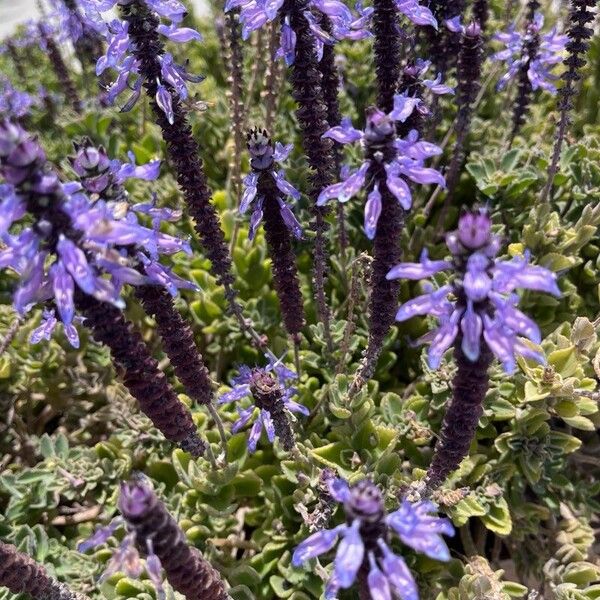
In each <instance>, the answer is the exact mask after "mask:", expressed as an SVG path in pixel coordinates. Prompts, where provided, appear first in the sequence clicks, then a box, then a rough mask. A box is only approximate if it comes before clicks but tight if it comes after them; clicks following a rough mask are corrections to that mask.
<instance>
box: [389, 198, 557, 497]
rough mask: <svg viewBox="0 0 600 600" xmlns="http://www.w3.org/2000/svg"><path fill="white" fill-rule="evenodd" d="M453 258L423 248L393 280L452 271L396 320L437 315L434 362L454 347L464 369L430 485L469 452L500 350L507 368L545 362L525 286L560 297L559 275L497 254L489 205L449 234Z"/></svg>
mask: <svg viewBox="0 0 600 600" xmlns="http://www.w3.org/2000/svg"><path fill="white" fill-rule="evenodd" d="M446 244H447V246H448V250H449V251H450V254H451V258H450V260H430V259H429V257H428V254H427V251H425V250H424V251H423V254H422V257H421V262H420V263H401V264H399V265H397V266H395V267H394V268H393V269H392V270H391V271H390V272H389V273H388V277H389V278H390V279H413V280H421V279H426V278H429V277H431V276H433V275H436V274H437V273H442V272H445V271H449V277H448V281H447V283H445V284H444V285H442V286H441V287H438V288H435V287H434V286H432V285H431V284H429V286H428V287H429V291H428V292H427V293H426V294H424V295H422V296H419V297H417V298H415V299H413V300H409V301H408V302H406V303H405V304H403V305H402V306H401V307H400V308H399V309H398V313H397V314H396V320H397V321H406V320H408V319H411V318H413V317H415V316H417V315H431V316H434V317H435V318H436V319H437V320H438V321H439V326H438V327H437V328H436V329H433V330H432V331H430V332H429V333H427V334H425V335H424V336H423V337H422V338H420V339H419V340H418V342H419V343H428V344H429V350H428V353H427V356H428V362H429V366H430V367H431V368H432V369H437V368H438V367H439V366H440V364H441V361H442V358H443V355H444V353H445V352H446V350H448V349H449V348H453V350H454V361H455V363H456V366H457V368H458V370H457V372H456V375H455V376H454V379H453V382H452V399H451V401H450V405H449V407H448V409H447V411H446V415H445V417H444V422H443V425H442V431H441V433H440V439H439V441H438V443H437V445H436V448H435V453H434V456H433V459H432V462H431V465H430V467H429V469H428V471H427V475H426V479H425V482H426V485H427V488H428V490H429V491H432V490H434V489H435V488H436V487H438V486H439V485H440V484H442V483H443V482H444V480H445V479H446V477H448V475H450V473H452V472H453V471H454V470H456V469H457V468H458V466H459V464H460V462H461V461H462V459H463V458H464V457H465V456H466V455H467V453H468V450H469V446H470V444H471V441H472V440H473V436H474V435H475V430H476V428H477V423H478V421H479V417H480V416H481V414H482V412H483V401H484V399H485V395H486V392H487V390H488V386H489V374H488V371H489V367H490V365H491V363H492V360H493V359H494V357H496V358H497V359H498V360H499V361H500V362H501V363H502V367H503V368H504V370H505V371H506V372H507V373H512V372H513V371H514V370H515V368H516V361H517V357H518V356H522V357H524V358H527V359H531V360H534V361H538V362H541V363H543V362H544V361H545V357H544V355H543V354H542V353H541V352H540V351H539V350H538V349H536V348H535V347H533V346H531V345H529V344H527V343H525V342H524V341H523V340H522V339H521V338H522V337H525V338H528V339H529V340H531V341H532V342H534V344H535V343H539V342H540V341H541V333H540V330H539V327H538V326H537V325H536V323H535V322H534V321H533V320H532V319H530V318H529V317H528V316H527V315H525V314H524V313H522V312H521V311H520V310H519V309H518V308H517V307H516V306H517V304H518V302H519V297H518V296H517V295H516V294H515V290H517V289H518V288H523V289H528V290H534V291H539V292H546V293H549V294H553V295H554V296H560V290H559V288H558V285H557V281H556V275H555V274H554V273H552V272H551V271H549V270H548V269H545V268H543V267H540V266H537V265H530V264H529V256H528V255H525V256H517V257H514V258H513V259H511V260H508V261H506V260H502V259H500V258H498V257H497V255H498V253H499V252H500V250H501V247H502V241H501V238H500V237H499V236H498V235H495V234H494V233H492V222H491V218H490V216H489V214H488V213H487V211H486V210H484V209H476V210H473V211H465V212H464V213H463V214H462V215H461V217H460V219H459V223H458V229H457V230H456V231H454V232H452V233H449V234H448V235H447V236H446Z"/></svg>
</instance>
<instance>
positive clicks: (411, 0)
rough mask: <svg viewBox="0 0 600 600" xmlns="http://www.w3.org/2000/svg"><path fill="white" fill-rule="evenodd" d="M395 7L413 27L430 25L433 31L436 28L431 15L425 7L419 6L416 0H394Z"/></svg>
mask: <svg viewBox="0 0 600 600" xmlns="http://www.w3.org/2000/svg"><path fill="white" fill-rule="evenodd" d="M396 7H397V8H398V10H399V11H400V12H401V13H402V14H403V15H405V16H406V17H407V18H408V19H409V20H411V21H412V22H413V23H414V24H415V25H430V26H431V27H433V28H435V29H437V28H438V23H437V20H436V18H435V17H434V16H433V13H432V12H431V11H430V10H429V9H428V8H427V7H426V6H423V5H421V4H419V2H418V0H396Z"/></svg>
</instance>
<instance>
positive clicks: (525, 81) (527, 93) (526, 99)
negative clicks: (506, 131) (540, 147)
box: [510, 0, 540, 144]
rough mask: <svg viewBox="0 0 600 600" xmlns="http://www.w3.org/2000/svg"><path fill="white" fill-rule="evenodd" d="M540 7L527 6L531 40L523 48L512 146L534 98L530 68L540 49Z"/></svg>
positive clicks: (532, 3) (529, 4) (513, 117)
mask: <svg viewBox="0 0 600 600" xmlns="http://www.w3.org/2000/svg"><path fill="white" fill-rule="evenodd" d="M539 7H540V4H539V2H537V0H531V1H530V2H529V3H528V4H527V19H528V20H527V29H528V32H529V40H528V41H527V44H525V47H524V48H523V52H524V54H525V56H526V60H525V62H524V63H523V65H521V68H520V69H519V76H518V79H517V96H516V98H515V104H514V108H513V116H512V130H511V133H510V143H511V144H512V142H513V141H514V139H515V137H516V136H517V134H518V133H519V131H520V130H521V127H522V126H523V123H525V118H526V116H527V112H528V110H529V105H530V104H531V97H532V96H533V86H532V84H531V81H530V80H529V68H530V66H531V63H532V62H533V61H534V60H535V59H536V58H537V55H538V53H539V49H540V34H539V32H537V31H535V29H534V27H533V20H534V18H535V12H536V10H537V9H538V8H539Z"/></svg>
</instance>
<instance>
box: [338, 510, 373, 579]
mask: <svg viewBox="0 0 600 600" xmlns="http://www.w3.org/2000/svg"><path fill="white" fill-rule="evenodd" d="M364 555H365V546H364V544H363V541H362V537H361V535H360V520H359V519H356V520H355V521H354V522H353V523H352V525H351V526H350V527H347V528H346V530H345V531H344V533H343V537H342V540H341V541H340V543H339V546H338V550H337V553H336V555H335V561H334V567H333V568H334V573H335V579H336V581H337V583H338V585H339V587H341V588H343V589H348V588H349V587H350V586H351V585H352V584H353V583H354V581H355V579H356V575H357V573H358V570H359V569H360V565H361V564H362V561H363V557H364Z"/></svg>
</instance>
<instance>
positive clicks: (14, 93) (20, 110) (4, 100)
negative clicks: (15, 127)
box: [0, 77, 36, 119]
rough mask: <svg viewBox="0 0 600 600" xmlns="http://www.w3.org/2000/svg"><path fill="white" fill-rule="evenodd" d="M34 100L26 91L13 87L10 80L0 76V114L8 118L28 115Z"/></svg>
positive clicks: (34, 102)
mask: <svg viewBox="0 0 600 600" xmlns="http://www.w3.org/2000/svg"><path fill="white" fill-rule="evenodd" d="M35 105H36V100H34V98H33V97H32V96H30V95H29V94H27V93H26V92H20V91H19V90H17V89H15V88H14V87H13V86H12V84H11V82H10V81H9V80H8V79H7V78H5V77H1V78H0V116H1V117H4V118H9V119H21V118H23V117H24V116H26V115H28V114H29V113H30V111H31V108H32V107H34V106H35Z"/></svg>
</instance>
